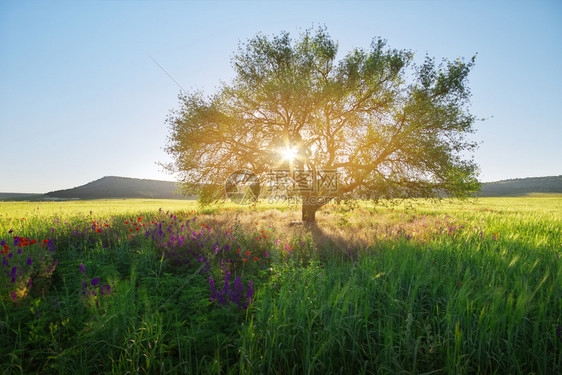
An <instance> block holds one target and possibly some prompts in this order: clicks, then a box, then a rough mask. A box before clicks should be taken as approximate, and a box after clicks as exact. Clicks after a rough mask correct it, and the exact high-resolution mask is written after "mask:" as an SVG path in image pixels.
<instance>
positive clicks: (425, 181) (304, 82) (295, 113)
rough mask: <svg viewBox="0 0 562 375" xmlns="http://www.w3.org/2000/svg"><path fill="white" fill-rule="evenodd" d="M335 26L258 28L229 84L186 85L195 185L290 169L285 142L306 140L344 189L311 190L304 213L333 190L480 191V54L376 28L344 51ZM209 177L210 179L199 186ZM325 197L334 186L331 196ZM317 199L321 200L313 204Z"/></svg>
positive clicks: (310, 165)
mask: <svg viewBox="0 0 562 375" xmlns="http://www.w3.org/2000/svg"><path fill="white" fill-rule="evenodd" d="M337 52H338V44H337V42H336V41H334V40H333V39H332V38H331V37H330V35H329V34H328V32H327V30H326V29H325V28H318V29H317V30H305V31H304V32H303V33H302V34H301V35H299V37H298V38H296V39H292V38H291V36H290V35H289V33H286V32H282V33H281V34H279V35H273V36H265V35H263V34H257V35H256V36H255V37H253V38H251V39H250V40H248V41H247V42H245V43H242V44H241V45H240V47H239V50H238V51H237V53H236V54H235V55H234V57H233V59H232V62H233V68H234V71H235V76H234V78H233V80H232V82H230V83H228V84H226V83H225V84H224V85H223V86H222V87H221V88H220V89H219V90H218V92H217V93H215V94H214V95H210V96H208V97H205V96H204V95H203V94H202V93H201V92H191V93H185V94H182V95H181V96H180V104H179V108H178V109H177V110H175V111H174V112H173V113H172V115H171V116H170V117H169V118H168V120H167V123H168V125H169V128H170V136H169V144H168V147H167V152H168V153H169V154H170V155H171V156H172V158H173V159H174V163H173V164H174V165H173V169H174V171H177V172H180V173H181V174H182V180H183V181H184V182H185V183H186V184H191V185H193V184H208V183H214V184H223V183H224V181H225V180H226V179H227V178H228V176H229V175H230V174H231V173H233V172H235V171H237V170H241V169H250V170H252V171H253V172H254V173H256V174H257V175H258V176H263V177H264V178H265V176H264V174H265V173H267V172H269V171H271V170H275V169H289V168H290V162H289V161H287V160H283V158H282V157H281V156H280V150H282V149H286V148H291V149H294V150H295V153H296V157H295V159H294V168H296V169H297V170H307V171H321V170H337V172H338V174H339V176H340V180H339V186H338V191H337V192H334V191H330V190H328V189H322V188H321V189H317V190H318V191H316V190H315V191H312V192H310V191H306V192H299V193H298V194H299V195H300V196H302V198H303V205H304V206H305V207H308V208H309V209H308V210H303V220H305V221H314V212H316V210H317V209H318V208H320V207H321V206H323V205H324V204H325V202H328V201H329V200H330V199H332V198H337V199H342V198H346V197H348V196H349V195H350V194H355V196H354V197H357V196H358V195H359V196H361V197H364V198H396V197H398V198H407V197H440V196H443V195H451V196H455V197H465V196H467V195H469V194H470V193H473V192H475V191H477V190H478V187H479V184H478V182H477V180H476V172H477V170H476V169H477V168H476V165H475V163H474V162H473V161H472V160H465V159H464V157H465V156H466V155H467V154H469V153H471V152H472V151H473V150H474V149H475V148H476V144H475V143H474V142H471V141H470V140H468V138H467V135H468V134H470V133H472V132H473V131H474V128H473V125H474V122H475V121H476V119H475V117H474V116H473V115H471V114H470V111H469V98H470V90H469V87H468V74H469V72H470V70H471V69H472V68H473V66H474V60H475V59H474V58H472V59H470V60H469V61H468V62H465V61H464V60H462V59H455V60H453V61H449V60H444V61H443V62H442V63H441V64H436V63H435V61H434V59H432V58H429V57H428V58H426V60H425V62H424V63H423V64H421V65H419V66H416V64H415V63H414V60H413V52H412V51H409V50H397V49H391V48H389V47H388V46H387V43H386V41H384V40H383V39H380V38H375V39H373V41H372V43H371V46H370V48H367V49H363V48H355V49H353V50H351V51H349V52H347V53H346V54H345V55H343V56H342V58H341V60H339V61H337V60H336V57H337ZM199 186H202V185H199ZM318 197H324V198H326V199H325V200H323V201H322V203H317V202H319V200H318V199H316V198H318ZM313 202H316V203H313Z"/></svg>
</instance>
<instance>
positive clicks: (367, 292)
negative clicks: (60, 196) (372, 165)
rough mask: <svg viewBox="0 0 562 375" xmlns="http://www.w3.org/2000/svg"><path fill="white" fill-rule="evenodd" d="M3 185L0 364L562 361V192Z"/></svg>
mask: <svg viewBox="0 0 562 375" xmlns="http://www.w3.org/2000/svg"><path fill="white" fill-rule="evenodd" d="M299 216H300V212H298V211H297V210H296V209H292V208H288V207H282V206H279V207H270V206H266V205H258V206H257V207H253V208H252V207H240V206H235V205H225V206H222V207H206V208H204V209H201V208H200V207H198V206H197V205H196V204H195V203H194V202H189V201H171V200H160V201H159V200H108V201H76V202H74V201H73V202H44V203H43V202H41V203H38V202H13V203H12V202H0V241H1V242H0V251H1V252H2V254H1V257H2V266H1V267H0V269H1V272H0V373H3V374H4V373H5V374H19V373H41V374H54V373H63V372H64V373H75V374H90V373H116V374H124V373H149V374H160V373H163V374H173V373H186V374H201V373H214V374H223V373H224V374H227V373H233V374H238V373H244V374H334V373H335V374H423V373H431V374H474V373H482V374H530V373H536V374H559V373H562V260H561V259H560V255H561V253H562V243H561V239H562V198H561V197H560V196H553V197H548V196H541V197H529V198H485V199H480V200H477V201H474V202H471V203H459V202H445V203H442V204H439V205H436V204H434V203H430V202H427V201H414V202H411V203H410V204H407V205H400V206H394V207H384V206H373V205H370V204H367V203H361V204H359V205H357V207H355V208H353V209H350V208H346V207H340V206H329V207H325V208H323V209H322V210H321V211H320V212H319V213H318V215H317V219H318V226H317V227H316V228H313V229H307V228H303V227H300V226H289V225H288V224H289V223H290V222H291V221H293V220H298V219H299Z"/></svg>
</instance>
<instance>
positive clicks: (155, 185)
mask: <svg viewBox="0 0 562 375" xmlns="http://www.w3.org/2000/svg"><path fill="white" fill-rule="evenodd" d="M176 191H177V184H176V183H175V182H168V181H159V180H143V179H138V178H128V177H115V176H108V177H103V178H100V179H99V180H95V181H92V182H89V183H87V184H85V185H82V186H78V187H75V188H72V189H66V190H57V191H51V192H49V193H47V194H44V195H41V194H20V193H0V200H29V201H41V200H70V199H80V200H87V199H110V198H141V199H142V198H154V199H197V197H196V196H190V197H187V198H186V197H184V196H182V195H181V194H178V193H177V192H176ZM533 194H562V175H561V176H549V177H529V178H517V179H511V180H503V181H497V182H486V183H483V184H482V189H481V190H480V193H479V194H478V196H481V197H522V196H529V195H533Z"/></svg>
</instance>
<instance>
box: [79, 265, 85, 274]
mask: <svg viewBox="0 0 562 375" xmlns="http://www.w3.org/2000/svg"><path fill="white" fill-rule="evenodd" d="M80 272H82V273H83V274H84V275H85V274H86V267H84V263H80Z"/></svg>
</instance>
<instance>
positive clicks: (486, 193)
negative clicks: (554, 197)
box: [480, 175, 562, 197]
mask: <svg viewBox="0 0 562 375" xmlns="http://www.w3.org/2000/svg"><path fill="white" fill-rule="evenodd" d="M537 193H538V194H562V175H561V176H549V177H529V178H516V179H512V180H503V181H497V182H486V183H483V184H482V188H481V189H480V196H481V197H522V196H527V195H532V194H537Z"/></svg>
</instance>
